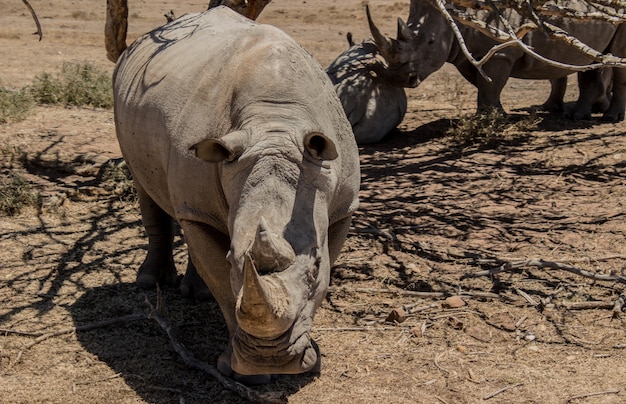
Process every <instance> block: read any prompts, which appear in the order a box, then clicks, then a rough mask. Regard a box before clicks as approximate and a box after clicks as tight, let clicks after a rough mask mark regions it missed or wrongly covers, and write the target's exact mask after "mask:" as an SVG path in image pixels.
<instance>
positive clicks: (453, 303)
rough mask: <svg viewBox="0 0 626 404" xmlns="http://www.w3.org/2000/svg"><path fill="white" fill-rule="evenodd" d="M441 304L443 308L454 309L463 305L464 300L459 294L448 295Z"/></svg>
mask: <svg viewBox="0 0 626 404" xmlns="http://www.w3.org/2000/svg"><path fill="white" fill-rule="evenodd" d="M442 306H443V307H444V308H445V309H456V308H458V307H463V306H465V301H464V300H463V299H461V297H460V296H450V297H449V298H447V299H446V300H444V301H443V304H442Z"/></svg>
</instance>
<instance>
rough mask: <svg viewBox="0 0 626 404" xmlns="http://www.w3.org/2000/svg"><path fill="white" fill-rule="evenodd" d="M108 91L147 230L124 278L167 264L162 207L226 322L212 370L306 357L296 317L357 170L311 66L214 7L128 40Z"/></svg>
mask: <svg viewBox="0 0 626 404" xmlns="http://www.w3.org/2000/svg"><path fill="white" fill-rule="evenodd" d="M114 96H115V125H116V130H117V136H118V140H119V143H120V146H121V149H122V153H123V155H124V158H125V159H126V161H127V163H128V165H129V167H130V169H131V172H132V174H133V179H134V181H135V185H136V188H137V191H138V194H139V202H140V208H141V214H142V219H143V223H144V226H145V228H146V232H147V233H148V237H149V249H148V256H147V258H146V260H145V262H144V264H143V265H142V268H141V272H140V274H139V276H138V279H140V278H143V279H144V281H145V280H146V279H152V280H153V281H154V282H157V281H159V282H160V281H167V280H171V279H172V277H174V276H175V274H176V272H175V271H176V270H175V268H174V266H173V263H172V257H171V254H172V219H171V218H175V219H176V220H177V221H178V222H179V223H180V225H181V227H182V229H183V233H184V236H185V241H186V242H187V245H188V248H189V252H190V257H191V260H192V264H193V265H192V267H191V268H190V270H194V267H195V268H197V272H198V274H199V275H200V277H201V278H202V280H204V282H205V283H206V284H207V285H208V287H209V289H210V291H211V293H212V294H213V296H214V297H215V299H216V300H217V302H218V303H219V306H220V308H221V310H222V312H223V315H224V318H225V320H226V324H227V325H228V331H229V333H230V343H229V346H228V347H227V348H226V350H225V352H224V353H223V354H222V355H221V356H220V359H219V361H218V368H219V369H220V371H221V372H223V373H225V374H231V373H233V372H234V374H235V375H271V374H285V373H287V374H295V373H303V372H307V371H309V370H318V369H319V366H320V354H319V349H318V348H317V345H316V344H315V342H314V341H313V340H312V339H311V338H310V336H309V331H310V328H311V323H312V321H313V316H314V313H315V310H316V309H317V307H318V306H319V305H320V303H321V301H322V300H323V298H324V296H325V294H326V290H327V287H328V283H329V279H330V267H331V264H332V263H333V261H334V260H335V259H336V258H337V256H338V254H339V252H340V249H341V247H342V244H343V242H344V240H345V237H346V234H347V232H348V228H349V226H350V220H351V215H352V213H353V212H354V210H355V209H356V208H357V204H358V201H357V193H358V188H359V181H360V173H359V160H358V150H357V147H356V143H355V141H354V136H353V134H352V131H351V129H350V124H349V122H348V121H347V119H346V117H345V114H344V112H343V110H342V108H341V104H340V103H339V100H338V99H337V96H336V94H335V92H334V89H333V87H332V84H331V82H330V80H329V79H328V77H327V75H326V74H325V72H324V70H323V69H322V68H321V67H320V66H319V65H318V64H317V62H316V61H315V60H314V59H313V58H312V57H311V56H310V55H309V54H308V53H307V52H306V51H304V50H303V49H302V48H301V47H300V46H298V45H297V44H296V43H295V42H294V41H293V40H292V39H291V38H289V37H288V36H287V35H286V34H285V33H283V32H282V31H280V30H278V29H276V28H273V27H270V26H267V25H261V24H258V23H255V22H254V21H250V20H248V19H246V18H244V17H242V16H241V15H239V14H237V13H235V12H233V11H232V10H230V9H228V8H225V7H217V8H214V9H211V10H209V11H206V12H203V13H195V14H187V15H184V16H182V17H180V18H178V19H176V20H174V21H173V22H171V23H168V24H167V25H164V26H163V27H160V28H157V29H155V30H154V31H152V32H150V33H148V34H146V35H144V36H142V37H140V38H139V39H138V40H137V41H135V42H134V43H133V44H132V45H130V46H129V47H128V48H127V49H126V50H125V51H124V52H123V53H122V54H121V57H120V58H119V60H118V62H117V66H116V70H115V73H114ZM268 377H269V376H267V377H260V379H262V381H266V380H268ZM255 381H257V382H258V381H259V378H257V379H256V380H255Z"/></svg>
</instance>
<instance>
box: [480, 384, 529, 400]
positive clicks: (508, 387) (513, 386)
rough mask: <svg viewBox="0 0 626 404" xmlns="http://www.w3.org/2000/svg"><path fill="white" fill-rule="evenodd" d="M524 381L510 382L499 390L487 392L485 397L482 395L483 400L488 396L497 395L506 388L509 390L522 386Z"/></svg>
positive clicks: (487, 398)
mask: <svg viewBox="0 0 626 404" xmlns="http://www.w3.org/2000/svg"><path fill="white" fill-rule="evenodd" d="M523 385H524V383H515V384H511V385H509V386H505V387H503V388H501V389H500V390H496V391H494V392H493V393H489V394H487V395H486V396H485V397H483V400H489V399H490V398H493V397H495V396H497V395H498V394H501V393H504V392H505V391H507V390H511V389H514V388H515V387H519V386H523Z"/></svg>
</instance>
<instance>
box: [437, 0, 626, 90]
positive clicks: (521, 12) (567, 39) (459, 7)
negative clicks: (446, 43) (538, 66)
mask: <svg viewBox="0 0 626 404" xmlns="http://www.w3.org/2000/svg"><path fill="white" fill-rule="evenodd" d="M427 1H428V2H429V3H430V4H431V5H433V6H434V7H435V8H437V10H438V11H439V12H440V13H441V14H442V15H443V17H444V18H445V19H446V21H447V22H448V24H449V25H450V27H451V28H452V30H453V32H454V36H455V37H456V39H457V41H458V43H459V45H460V47H461V51H462V52H463V54H464V55H465V57H466V58H467V59H468V60H469V61H470V63H472V65H474V67H476V69H477V70H478V72H479V73H480V74H481V76H482V77H483V78H485V79H486V80H487V81H491V79H490V78H489V77H488V76H487V75H486V74H485V72H484V71H483V69H482V66H483V65H484V64H485V63H486V62H487V61H488V60H489V59H491V58H492V57H493V55H495V54H496V53H497V52H498V51H500V50H502V49H504V48H507V47H510V46H515V47H519V48H520V49H521V50H522V51H524V52H525V53H527V54H529V55H531V56H532V57H534V58H536V59H538V60H540V61H541V62H543V63H545V64H547V65H549V66H553V67H557V68H560V69H565V70H571V71H586V70H592V69H597V68H599V67H604V66H611V67H626V58H623V57H617V56H614V55H611V54H603V53H602V52H600V51H598V50H596V49H593V48H592V47H591V46H589V45H587V44H585V43H583V42H582V41H580V40H579V39H577V38H575V37H574V36H572V35H570V34H569V33H568V32H566V31H564V30H563V29H561V28H559V27H557V26H555V25H553V24H551V23H549V22H548V21H547V20H546V18H547V17H550V16H559V17H563V18H570V19H577V20H581V21H588V20H603V21H607V22H610V23H613V24H622V23H625V22H626V1H623V0H593V1H592V0H589V1H581V2H580V3H581V4H584V5H586V8H585V10H578V9H574V8H570V7H563V6H561V5H559V4H555V3H554V2H552V3H551V4H546V3H549V1H548V0H484V1H483V0H427ZM472 10H481V11H488V12H490V13H493V14H494V15H495V16H496V17H497V18H496V19H495V20H494V22H489V23H488V22H486V21H484V20H482V19H481V18H480V17H478V15H477V14H476V12H475V11H472ZM505 10H508V11H509V12H515V13H517V16H518V17H520V21H521V22H520V23H519V24H517V25H516V26H515V25H514V24H513V23H512V22H511V20H510V19H509V18H507V17H506V16H505V15H504V11H505ZM458 24H462V25H465V26H467V27H470V28H472V29H476V30H478V31H479V32H481V33H483V34H484V35H486V36H488V37H490V38H492V39H493V40H495V41H497V42H500V44H498V45H494V46H493V47H492V48H491V49H490V50H489V51H488V52H487V53H486V54H485V55H484V56H483V57H482V58H481V59H480V60H477V59H476V58H475V57H474V56H473V55H472V54H471V52H470V51H469V50H468V48H467V45H466V44H465V40H464V38H463V35H462V33H461V31H460V29H459V26H458ZM499 26H501V27H503V28H504V29H503V28H500V27H499ZM535 30H542V31H543V32H545V33H546V34H547V35H549V36H550V37H551V38H552V39H555V40H559V41H562V42H564V43H565V44H567V45H568V46H571V47H572V48H573V49H575V50H576V51H577V52H580V53H581V54H582V55H584V56H586V57H588V58H589V59H590V60H592V61H593V62H594V63H590V64H586V65H572V64H567V63H561V62H557V61H555V60H551V59H548V58H546V57H544V56H542V55H540V54H538V53H537V52H535V51H534V50H533V49H532V48H531V47H529V46H528V45H526V44H525V43H524V42H523V41H522V39H523V38H524V36H526V35H527V34H528V33H529V32H531V31H535Z"/></svg>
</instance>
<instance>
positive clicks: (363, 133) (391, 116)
mask: <svg viewBox="0 0 626 404" xmlns="http://www.w3.org/2000/svg"><path fill="white" fill-rule="evenodd" d="M401 35H402V33H401V27H400V26H399V27H398V38H401ZM348 43H349V45H350V48H348V49H347V50H346V51H345V52H343V53H341V54H340V55H339V56H338V57H337V59H335V60H334V61H333V62H332V63H331V64H330V65H329V66H328V68H327V69H326V73H327V74H328V76H329V77H330V79H331V81H332V82H333V84H334V85H335V91H336V92H337V95H338V96H339V100H340V101H341V105H342V106H343V109H344V111H345V112H346V116H347V117H348V121H350V124H351V125H352V131H353V132H354V137H355V139H356V142H357V144H370V143H376V142H379V141H381V140H382V139H383V137H385V135H387V134H388V133H389V132H391V131H392V130H393V129H394V128H395V127H396V126H398V125H399V124H400V122H402V119H404V115H405V114H406V109H407V99H406V93H405V92H404V88H403V86H402V84H403V83H399V82H396V81H395V77H396V75H394V73H393V70H392V69H390V68H389V64H388V63H387V62H386V60H385V59H384V57H383V56H382V55H381V53H380V51H379V49H378V45H376V44H375V43H374V41H372V40H366V41H363V42H361V43H358V44H355V43H354V42H353V41H352V35H351V34H350V33H348Z"/></svg>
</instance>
